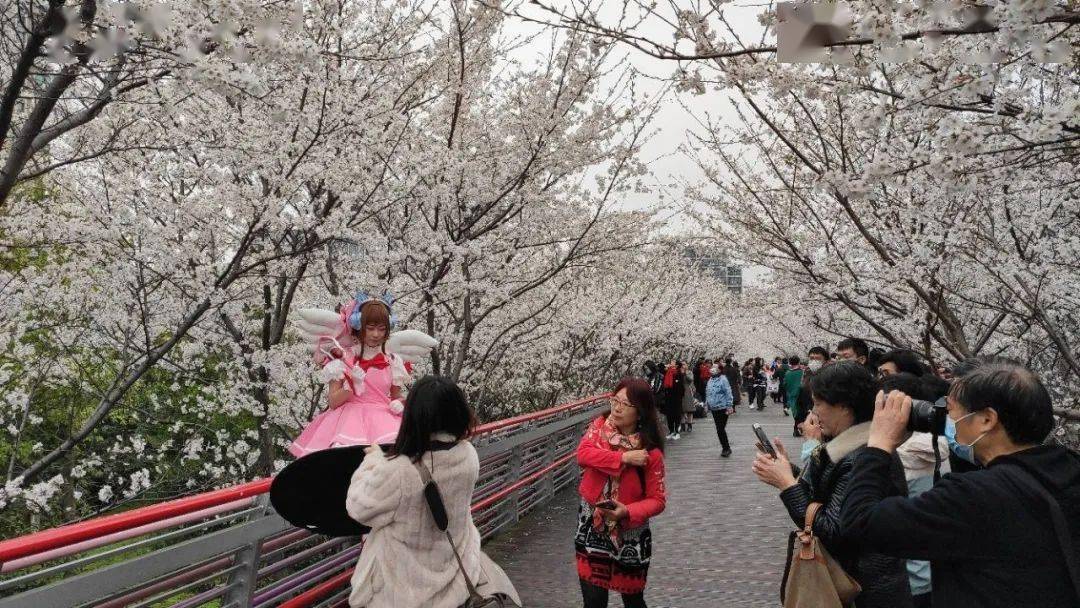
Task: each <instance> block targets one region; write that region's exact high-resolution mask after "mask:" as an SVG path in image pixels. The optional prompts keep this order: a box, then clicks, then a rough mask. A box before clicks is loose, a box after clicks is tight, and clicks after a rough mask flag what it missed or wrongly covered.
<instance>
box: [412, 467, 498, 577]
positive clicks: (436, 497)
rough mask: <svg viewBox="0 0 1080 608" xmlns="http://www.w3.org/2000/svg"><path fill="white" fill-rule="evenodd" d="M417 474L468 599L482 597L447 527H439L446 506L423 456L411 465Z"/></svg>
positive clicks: (429, 508)
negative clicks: (448, 544)
mask: <svg viewBox="0 0 1080 608" xmlns="http://www.w3.org/2000/svg"><path fill="white" fill-rule="evenodd" d="M413 466H415V467H416V470H417V472H419V473H420V479H421V481H423V482H424V498H425V499H426V502H427V505H428V510H429V511H430V512H431V516H432V518H434V519H435V525H436V526H437V527H439V528H441V529H442V531H443V532H444V533H445V534H446V540H447V541H449V542H450V549H451V550H453V552H454V559H455V560H457V565H458V570H460V571H461V576H463V577H465V586H466V587H467V588H468V590H469V597H470V598H478V597H482V596H481V595H480V593H479V592H478V591H477V590H476V585H473V582H472V579H471V578H469V573H468V572H465V564H464V563H462V561H461V554H459V553H458V550H457V544H455V543H454V537H453V536H452V535H451V534H450V529H449V527H448V526H447V525H446V524H445V523H443V524H442V525H440V521H439V520H440V512H441V514H442V519H443V520H444V521H445V519H446V506H445V504H443V501H442V495H441V494H440V493H439V485H438V484H437V483H435V480H434V479H432V478H431V471H429V470H428V468H427V466H426V465H425V464H424V463H423V456H421V460H418V461H416V462H414V463H413Z"/></svg>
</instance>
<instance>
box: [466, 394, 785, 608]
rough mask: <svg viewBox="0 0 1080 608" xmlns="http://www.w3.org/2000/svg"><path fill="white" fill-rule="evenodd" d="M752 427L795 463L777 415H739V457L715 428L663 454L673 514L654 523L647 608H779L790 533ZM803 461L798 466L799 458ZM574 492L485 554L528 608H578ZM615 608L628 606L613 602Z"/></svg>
mask: <svg viewBox="0 0 1080 608" xmlns="http://www.w3.org/2000/svg"><path fill="white" fill-rule="evenodd" d="M754 422H758V423H760V424H761V425H762V426H763V427H765V430H766V432H768V433H769V436H770V437H777V436H779V437H781V439H782V440H784V439H785V438H786V440H784V445H785V446H786V447H787V448H788V452H789V453H791V454H793V455H797V454H798V453H799V447H800V446H801V444H802V440H801V439H793V438H792V437H791V418H787V417H783V416H782V415H781V413H780V409H779V407H778V406H771V405H770V407H767V409H766V410H765V411H764V412H755V411H750V410H748V409H747V408H746V407H745V406H742V407H740V408H739V413H738V414H737V415H736V416H734V417H733V418H732V419H731V420H730V421H729V423H728V437H730V438H731V441H732V450H733V451H734V454H733V455H732V457H731V458H720V446H719V441H718V440H717V438H716V430H715V428H714V427H713V424H712V419H711V418H705V419H698V420H696V421H695V424H694V431H693V432H692V433H684V434H683V436H682V439H680V440H678V441H675V442H669V445H668V448H667V454H666V458H667V480H668V504H667V510H666V511H665V512H664V513H663V514H662V515H661V516H659V517H658V518H656V519H654V520H653V524H652V525H653V562H652V568H651V569H650V570H649V585H648V587H647V589H646V591H645V599H646V601H647V602H648V603H649V606H650V608H727V607H743V606H753V607H755V608H766V607H768V608H775V607H776V606H778V605H779V602H780V600H779V586H780V578H781V576H782V575H783V569H784V564H783V560H784V545H785V543H786V540H787V536H788V532H789V531H790V530H791V529H792V523H791V519H790V518H788V516H787V513H786V511H784V509H783V506H782V505H781V504H780V499H779V497H778V496H777V494H778V492H777V491H776V490H775V489H773V488H771V487H769V486H766V485H764V484H762V483H760V482H759V481H758V480H757V478H756V477H754V474H753V473H752V472H751V471H750V463H751V462H752V461H753V458H754V453H755V451H756V449H755V448H754V442H753V433H752V431H751V430H750V425H751V424H752V423H754ZM796 457H797V456H796ZM577 500H578V499H577V493H576V487H573V488H569V489H567V490H564V491H563V492H561V493H560V494H559V495H558V496H556V498H555V499H554V500H553V501H552V502H551V503H549V504H547V505H545V506H544V507H542V508H541V509H540V510H538V511H536V512H534V513H530V514H529V515H528V516H527V517H525V518H524V519H523V520H522V522H521V523H520V524H518V525H517V526H516V527H514V528H512V529H509V530H507V531H504V532H503V533H500V534H499V535H498V536H496V537H495V539H493V540H492V541H491V543H490V544H488V545H486V546H485V551H487V553H488V554H489V555H490V556H491V557H492V558H493V559H494V560H495V561H496V562H498V563H499V564H501V565H502V567H503V568H505V569H506V572H507V574H508V575H509V576H510V578H511V580H513V581H514V584H515V586H516V587H517V589H518V592H519V593H521V596H522V600H523V602H524V604H525V606H527V607H528V608H573V607H575V606H580V605H581V595H580V591H579V588H578V582H577V574H576V570H575V568H574V548H573V530H574V525H575V521H576V518H577ZM610 606H622V602H621V600H619V599H618V596H617V595H615V596H614V597H612V598H611V602H610Z"/></svg>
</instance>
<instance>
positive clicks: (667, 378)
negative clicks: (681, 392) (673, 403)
mask: <svg viewBox="0 0 1080 608" xmlns="http://www.w3.org/2000/svg"><path fill="white" fill-rule="evenodd" d="M676 373H678V368H675V367H669V368H667V369H666V370H664V388H672V387H673V386H675V374H676Z"/></svg>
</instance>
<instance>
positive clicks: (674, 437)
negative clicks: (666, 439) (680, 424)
mask: <svg viewBox="0 0 1080 608" xmlns="http://www.w3.org/2000/svg"><path fill="white" fill-rule="evenodd" d="M671 438H672V439H678V438H679V434H678V433H675V434H674V435H673V436H672V437H671Z"/></svg>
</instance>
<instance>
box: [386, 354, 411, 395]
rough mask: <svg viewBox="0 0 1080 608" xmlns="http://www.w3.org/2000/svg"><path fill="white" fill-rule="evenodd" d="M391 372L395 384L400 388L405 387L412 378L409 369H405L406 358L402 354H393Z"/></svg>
mask: <svg viewBox="0 0 1080 608" xmlns="http://www.w3.org/2000/svg"><path fill="white" fill-rule="evenodd" d="M390 372H391V374H392V375H393V383H394V386H396V387H398V388H405V385H406V384H408V383H409V380H410V379H411V378H412V376H411V375H410V374H409V370H407V369H405V360H404V359H402V358H401V356H400V355H391V357H390Z"/></svg>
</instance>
